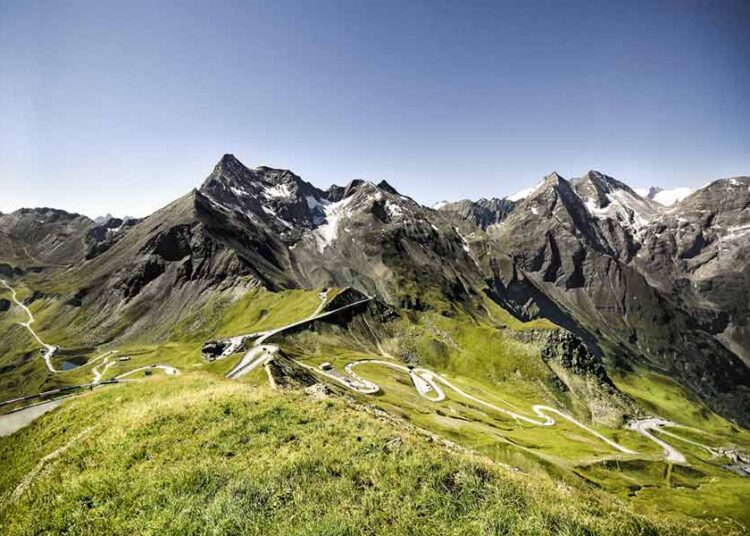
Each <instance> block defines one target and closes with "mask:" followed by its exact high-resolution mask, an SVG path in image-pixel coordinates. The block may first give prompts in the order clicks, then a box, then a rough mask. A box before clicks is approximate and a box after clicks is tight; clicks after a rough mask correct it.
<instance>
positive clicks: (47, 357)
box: [0, 279, 61, 373]
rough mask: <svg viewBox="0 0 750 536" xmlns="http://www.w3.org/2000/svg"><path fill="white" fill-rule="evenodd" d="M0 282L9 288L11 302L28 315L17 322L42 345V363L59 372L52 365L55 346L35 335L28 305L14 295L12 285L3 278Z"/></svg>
mask: <svg viewBox="0 0 750 536" xmlns="http://www.w3.org/2000/svg"><path fill="white" fill-rule="evenodd" d="M0 283H2V285H3V286H4V287H5V288H7V289H8V290H10V294H11V298H12V299H13V302H14V303H15V304H16V305H18V306H19V307H20V308H21V309H23V310H24V312H25V313H26V315H27V316H28V317H29V319H28V320H27V321H26V322H19V324H20V325H22V326H23V327H25V328H26V329H27V330H29V333H31V336H32V337H34V338H35V339H36V341H37V342H38V343H39V344H41V345H42V346H43V347H44V350H45V352H44V363H45V364H46V365H47V368H48V369H49V371H50V372H54V373H57V372H61V371H59V370H57V369H56V368H55V367H54V366H53V365H52V356H53V355H55V352H56V351H57V346H52V345H51V344H47V343H46V342H44V341H43V340H42V339H41V338H40V337H39V335H37V333H36V331H34V329H33V328H32V327H31V324H33V323H34V315H33V314H32V313H31V311H30V310H29V308H28V307H26V306H25V305H24V304H23V303H21V301H19V300H18V297H17V296H16V290H15V289H14V288H13V287H11V286H10V285H9V284H8V283H6V282H5V279H0Z"/></svg>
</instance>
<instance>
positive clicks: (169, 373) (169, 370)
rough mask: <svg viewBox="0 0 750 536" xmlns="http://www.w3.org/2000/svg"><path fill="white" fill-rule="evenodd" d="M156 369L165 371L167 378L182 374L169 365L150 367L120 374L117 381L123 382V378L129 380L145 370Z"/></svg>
mask: <svg viewBox="0 0 750 536" xmlns="http://www.w3.org/2000/svg"><path fill="white" fill-rule="evenodd" d="M154 369H160V370H163V371H164V373H165V374H166V375H167V376H177V375H178V374H179V373H180V371H179V370H177V369H176V368H174V367H171V366H169V365H148V366H145V367H138V368H137V369H133V370H129V371H127V372H125V373H123V374H120V375H119V376H116V377H115V379H116V380H121V379H123V378H127V377H128V376H130V375H131V374H135V373H136V372H141V371H144V370H154Z"/></svg>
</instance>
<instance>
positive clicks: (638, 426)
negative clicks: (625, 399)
mask: <svg viewBox="0 0 750 536" xmlns="http://www.w3.org/2000/svg"><path fill="white" fill-rule="evenodd" d="M674 425H675V423H673V422H672V421H668V420H666V419H660V418H658V417H650V418H648V419H640V420H634V421H630V422H629V423H628V428H629V429H630V430H634V431H635V432H638V433H639V434H641V435H642V436H645V437H647V438H649V439H650V440H651V441H653V442H654V443H656V444H657V445H659V446H660V447H661V448H662V449H664V459H666V460H667V461H668V462H671V463H681V464H686V463H687V458H685V455H684V454H682V452H680V451H679V450H677V449H676V448H674V447H673V446H672V445H670V444H669V443H667V442H666V441H663V440H661V439H659V438H658V437H656V436H655V435H654V434H652V433H651V432H652V431H659V430H661V429H662V428H664V427H669V426H674Z"/></svg>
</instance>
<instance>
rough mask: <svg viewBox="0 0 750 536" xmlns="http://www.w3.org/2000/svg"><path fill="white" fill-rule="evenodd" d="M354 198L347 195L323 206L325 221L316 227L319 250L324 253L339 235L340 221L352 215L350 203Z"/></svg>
mask: <svg viewBox="0 0 750 536" xmlns="http://www.w3.org/2000/svg"><path fill="white" fill-rule="evenodd" d="M352 199H354V197H347V198H344V199H342V200H341V201H337V202H335V203H331V204H329V205H327V206H323V210H324V213H325V223H324V224H322V225H319V226H318V228H317V229H315V241H316V243H317V245H318V251H319V252H321V253H323V250H324V249H325V248H326V247H327V246H329V245H330V244H331V243H333V242H334V241H335V240H336V238H337V237H338V232H339V223H340V221H341V220H343V219H346V218H348V217H349V216H351V210H350V209H349V203H350V202H351V201H352Z"/></svg>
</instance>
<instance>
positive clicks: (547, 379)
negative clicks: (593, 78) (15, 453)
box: [0, 154, 750, 528]
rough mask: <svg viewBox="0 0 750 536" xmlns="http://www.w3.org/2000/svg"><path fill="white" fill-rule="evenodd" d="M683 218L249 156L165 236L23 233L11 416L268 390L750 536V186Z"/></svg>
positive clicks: (2, 352) (60, 221)
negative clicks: (111, 399) (229, 387)
mask: <svg viewBox="0 0 750 536" xmlns="http://www.w3.org/2000/svg"><path fill="white" fill-rule="evenodd" d="M642 193H643V192H642ZM663 193H664V192H660V191H657V190H656V189H652V190H651V192H646V195H641V193H639V192H637V191H636V190H634V189H632V188H630V187H629V186H628V185H627V184H625V183H623V182H621V181H619V180H617V179H615V178H613V177H610V176H608V175H605V174H603V173H600V172H598V171H590V172H588V173H586V174H585V175H584V176H582V177H578V178H571V179H566V178H564V177H562V176H560V175H559V174H558V173H555V172H553V173H551V174H549V175H548V176H546V177H544V178H543V179H542V180H541V181H540V182H539V183H538V184H537V185H536V186H535V187H534V188H531V189H528V190H526V191H523V192H519V193H518V194H516V195H513V196H509V197H507V198H501V199H500V198H492V199H480V200H477V201H473V200H459V201H455V202H442V203H439V204H438V205H436V206H434V207H426V206H423V205H421V204H420V203H418V202H417V201H415V200H414V199H412V198H410V197H408V196H405V195H402V194H401V193H399V191H398V189H397V188H396V187H394V186H393V185H391V184H389V183H388V182H386V181H381V182H371V181H365V180H353V181H351V182H349V183H348V184H346V185H343V186H339V185H332V186H330V187H328V188H327V189H321V188H319V187H317V186H315V185H313V184H310V183H309V182H306V181H305V180H303V179H302V178H301V177H299V176H297V175H296V174H294V173H293V172H291V171H289V170H284V169H275V168H270V167H265V166H261V167H255V168H251V167H247V166H245V165H244V164H242V163H241V162H240V161H239V160H238V159H237V158H235V157H234V156H233V155H229V154H227V155H224V156H223V157H222V158H221V159H220V160H219V162H218V163H217V164H216V166H215V167H214V169H213V170H212V171H211V173H210V174H209V175H208V177H206V178H205V180H204V181H203V182H202V184H200V186H199V187H197V188H196V189H194V190H192V191H191V192H189V193H187V194H185V195H183V196H182V197H180V198H178V199H176V200H175V201H173V202H172V203H170V204H168V205H167V206H165V207H163V208H161V209H159V210H157V211H156V212H154V213H153V214H150V215H148V216H147V217H144V218H140V219H135V218H123V219H119V218H113V217H109V216H108V217H106V218H101V219H97V220H96V221H94V220H91V219H90V218H88V217H86V216H82V215H79V214H71V213H68V212H65V211H62V210H58V209H53V208H24V209H20V210H17V211H15V212H12V213H9V214H0V279H2V280H3V283H2V284H3V287H2V288H0V330H4V332H5V336H4V337H3V338H2V339H0V392H2V393H3V396H2V398H3V399H5V400H6V403H8V404H11V405H13V404H17V403H18V402H19V401H22V400H24V399H25V398H24V397H27V396H31V397H36V396H42V397H43V398H44V397H45V396H48V395H47V393H58V392H59V391H58V390H60V389H74V388H78V387H80V386H81V385H83V386H87V387H89V388H92V389H93V388H94V387H100V386H103V385H104V383H103V382H105V381H108V382H111V383H117V382H121V381H122V380H123V379H124V378H128V377H130V378H132V377H133V376H132V375H133V374H136V373H137V374H144V372H143V371H144V370H145V371H146V373H147V374H148V375H151V374H152V372H153V371H161V372H162V373H163V374H166V375H178V374H179V373H180V372H182V373H184V372H189V371H192V370H195V373H196V374H199V373H202V372H209V373H211V374H212V376H211V378H213V379H211V380H205V381H207V382H208V384H210V385H214V383H212V382H215V381H216V380H215V376H216V374H219V375H221V376H224V377H225V378H227V379H229V380H238V381H246V382H249V383H251V384H253V385H255V384H257V383H259V382H263V383H265V381H266V374H267V378H268V381H269V382H270V384H271V386H272V387H274V388H277V389H284V388H287V387H294V386H297V387H302V388H304V389H306V391H305V392H306V393H308V394H309V395H310V396H311V397H313V398H316V399H317V397H323V398H325V397H327V396H330V395H331V394H332V393H333V394H346V396H354V397H355V399H356V400H357V401H361V400H371V401H374V402H371V403H372V404H374V406H375V408H376V410H377V411H378V412H380V413H376V414H377V415H379V416H380V417H379V418H383V415H388V416H389V417H388V418H389V419H391V418H400V419H402V421H399V422H401V423H402V424H403V422H408V423H409V425H410V426H413V427H415V429H416V430H421V431H424V430H427V432H425V433H428V434H437V435H436V436H435V437H441V438H443V439H441V441H443V440H444V439H447V440H450V441H455V442H456V443H457V444H458V445H461V448H469V449H475V450H478V451H479V452H481V453H483V454H486V455H487V456H489V457H490V458H491V459H493V460H496V461H501V462H502V463H504V464H507V465H509V466H513V467H516V468H517V469H520V470H522V471H525V472H527V473H529V474H532V475H538V474H545V475H548V476H550V477H551V478H559V479H563V481H565V482H566V483H567V484H569V485H572V486H576V487H580V486H583V487H586V488H588V487H593V488H596V489H601V490H605V491H608V492H612V493H613V494H614V495H618V496H620V497H624V498H626V499H627V500H630V501H631V502H633V504H634V505H636V506H637V507H638V508H640V507H643V508H646V506H644V505H648V508H651V507H652V506H653V504H654V501H655V498H654V497H655V495H654V494H656V493H664V494H665V495H663V497H662V499H663V501H665V502H664V505H665V506H664V508H667V509H670V510H669V511H680V512H682V513H685V514H687V515H691V516H696V517H705V516H706V515H709V514H707V513H706V512H705V511H704V510H705V504H707V503H705V502H704V501H706V500H709V499H706V497H707V495H706V494H701V495H698V492H697V491H695V490H703V489H711V490H717V491H715V492H712V493H713V495H711V497H715V498H716V500H715V501H714V502H711V503H710V504H712V505H714V506H715V508H719V509H720V510H721V512H722V513H721V515H722V516H726V517H727V518H731V519H733V520H734V521H739V522H740V523H741V524H742V523H744V524H747V523H750V518H748V516H747V512H746V511H745V510H744V509H743V507H742V506H736V507H735V506H732V505H741V504H743V501H744V500H745V499H746V498H747V497H748V495H747V493H748V491H747V490H748V488H747V486H746V485H745V484H746V480H742V479H743V478H745V477H746V476H747V474H750V461H748V460H749V459H750V458H748V457H747V455H746V454H745V449H746V448H747V445H748V444H750V440H748V437H749V436H748V435H747V431H746V428H748V427H750V311H749V309H748V301H749V299H750V263H749V262H748V259H749V256H750V177H733V178H726V179H719V180H714V181H712V182H710V183H709V184H708V185H707V186H705V187H703V188H700V189H697V190H695V191H693V192H690V193H689V194H687V195H684V197H683V196H682V194H685V193H686V192H677V193H671V194H670V195H668V196H664V195H662V199H661V202H660V201H659V200H660V198H659V195H660V194H663ZM677 194H679V195H677ZM678 197H681V198H680V199H677V198H678ZM667 198H671V199H667ZM669 200H674V202H673V203H669V202H668V201H669ZM19 315H28V318H27V317H24V316H19ZM271 339H273V343H270V342H268V341H269V340H271ZM40 346H41V349H40ZM40 352H41V353H40ZM118 354H119V356H120V357H119V358H117V359H115V357H114V356H115V355H118ZM357 366H362V367H364V368H363V370H366V371H368V374H370V375H369V376H368V375H367V374H364V373H363V374H364V376H360V375H358V373H354V371H353V370H352V369H353V368H354V367H357ZM376 366H379V367H385V369H387V370H388V371H390V372H389V373H385V372H377V371H376V369H375V367H376ZM127 367H130V369H127ZM367 367H372V368H367ZM428 367H429V368H428ZM263 371H265V372H263ZM342 371H343V372H342ZM258 374H260V376H258ZM186 376H188V375H187V374H186ZM90 377H92V378H93V379H90ZM191 377H192V376H191ZM371 378H372V379H371ZM203 381H204V380H201V382H203ZM201 382H198V383H201ZM208 384H205V383H201V385H208ZM179 385H183V384H179ZM195 385H197V384H195ZM217 385H219V386H217V387H216V388H217V389H224V388H225V387H221V385H224V384H217ZM182 388H183V387H180V389H182ZM144 389H145V388H144ZM412 389H416V391H417V394H416V395H415V394H414V393H413V392H412ZM352 393H353V394H352ZM449 395H450V396H449ZM102 396H104V395H102ZM107 396H109V395H107ZM112 396H115V395H112ZM370 396H371V397H372V398H367V397H370ZM357 397H359V398H357ZM7 399H12V400H10V401H7ZM0 402H2V401H0ZM358 403H359V402H358ZM362 403H363V404H366V405H364V406H363V408H365V411H366V412H370V411H372V407H371V406H370V405H367V404H370V402H362ZM422 404H427V406H426V407H423V406H422ZM440 404H444V405H440ZM154 407H155V408H158V405H157V406H154ZM526 407H531V410H528V409H525V408H526ZM92 411H99V409H96V408H93V409H92ZM123 418H125V417H123ZM389 422H390V421H389ZM681 422H684V423H685V424H684V426H685V428H684V430H683V429H682V428H681V429H679V430H678V431H681V432H680V434H682V435H680V434H677V433H676V432H675V434H672V432H664V434H667V433H668V434H670V435H669V436H667V435H663V434H662V431H663V429H665V428H667V427H679V426H682V425H681V424H680V423H681ZM0 424H2V423H0ZM402 424H399V426H401V425H402ZM552 425H555V426H556V427H558V428H559V430H560V431H559V432H558V433H559V435H558V436H557V439H555V440H554V441H550V440H549V439H546V437H547V436H546V435H545V434H542V433H541V432H538V430H539V427H542V428H544V427H549V426H552ZM410 433H411V432H410ZM420 433H422V432H420ZM654 433H658V434H659V435H658V437H656V436H655V435H654ZM701 433H703V434H706V437H703V436H701V435H700V434H701ZM685 434H687V435H685ZM430 437H433V436H432V435H430ZM659 438H666V439H667V440H669V444H667V443H664V442H663V441H661V439H659ZM670 438H671V439H670ZM674 441H682V443H680V445H681V447H680V448H675V447H674V446H673V445H672V442H674ZM707 442H708V444H707ZM654 444H656V445H657V447H654ZM719 445H720V446H719ZM0 446H2V443H1V442H0ZM451 448H453V447H451ZM456 448H459V447H456ZM649 449H652V450H649ZM684 449H688V450H687V451H686V452H683V450H684ZM613 450H614V453H613V452H612V451H613ZM701 453H703V454H701ZM706 453H710V458H707V457H706V456H708V454H706ZM1 457H2V452H0V458H1ZM719 460H721V461H719ZM665 471H666V474H667V478H666V481H665V480H664V478H663V475H664V474H665ZM673 471H674V473H673ZM673 479H674V483H673ZM665 482H666V484H665ZM737 482H741V483H740V484H737ZM452 485H453V484H451V486H452ZM2 486H3V482H2V480H0V490H2V489H4V488H3V487H2ZM711 486H713V487H711ZM685 490H693V491H691V492H690V493H693V492H695V495H690V497H687V498H686V497H685V496H684V494H685V493H688V492H687V491H685ZM707 493H708V492H707ZM727 494H729V495H727ZM726 497H732V499H731V501H729V500H727V499H726ZM711 500H713V499H711ZM732 501H734V502H732ZM657 502H658V501H657ZM639 505H640V506H639ZM714 506H712V508H713V507H714ZM1 519H2V516H1V515H0V520H1ZM0 528H1V526H0Z"/></svg>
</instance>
